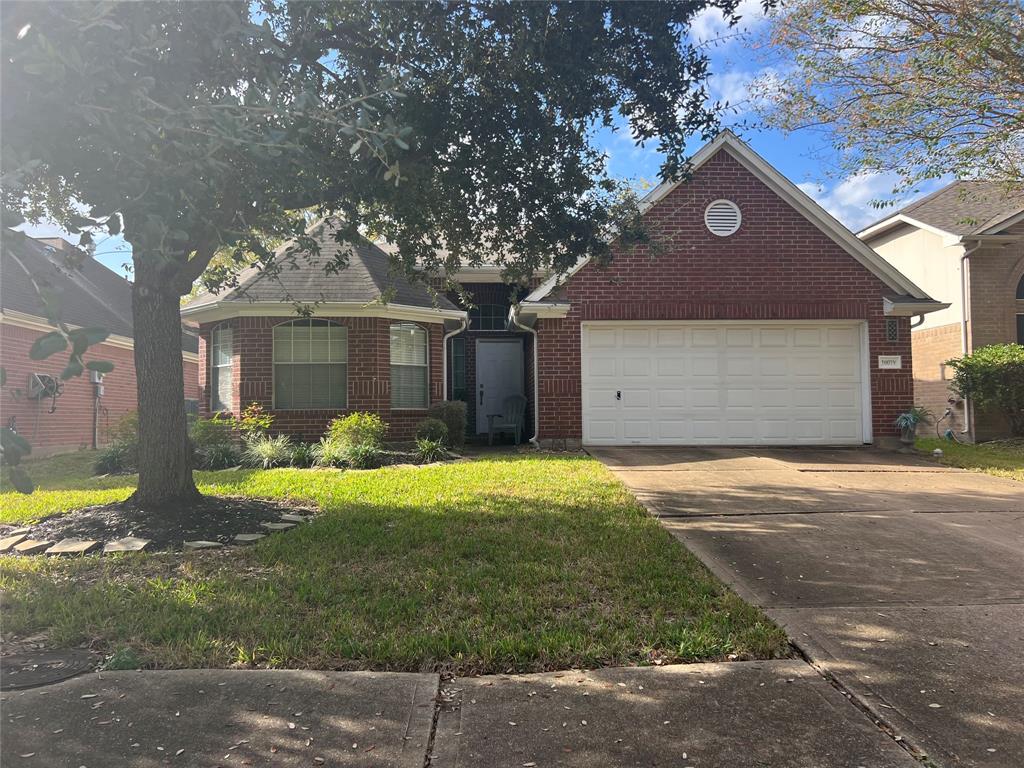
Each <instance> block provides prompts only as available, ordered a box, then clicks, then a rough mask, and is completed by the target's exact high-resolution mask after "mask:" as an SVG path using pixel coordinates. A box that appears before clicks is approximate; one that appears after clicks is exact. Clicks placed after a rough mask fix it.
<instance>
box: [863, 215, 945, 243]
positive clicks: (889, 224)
mask: <svg viewBox="0 0 1024 768" xmlns="http://www.w3.org/2000/svg"><path fill="white" fill-rule="evenodd" d="M897 224H909V225H910V226H911V227H917V228H918V229H923V230H925V231H926V232H931V233H932V234H933V235H938V236H939V237H943V238H950V237H952V238H957V239H959V237H960V236H959V235H957V234H956V233H954V232H947V231H946V230H944V229H939V228H938V227H933V226H932V225H931V224H925V223H924V222H923V221H918V220H917V219H915V218H913V217H911V216H907V215H906V214H905V213H896V214H893V215H892V216H890V217H889V218H888V219H883V220H882V221H879V222H877V223H875V224H872V225H871V226H870V227H868V228H867V229H862V230H861V231H860V232H858V233H857V237H859V238H860V239H861V240H867V239H868V238H870V237H874V236H875V235H880V234H881V233H883V232H885V231H886V230H889V229H892V228H893V227H894V226H896V225H897Z"/></svg>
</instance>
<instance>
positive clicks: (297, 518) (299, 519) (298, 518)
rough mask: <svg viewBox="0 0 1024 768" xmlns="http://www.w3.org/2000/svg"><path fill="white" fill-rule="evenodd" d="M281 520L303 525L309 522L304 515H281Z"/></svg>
mask: <svg viewBox="0 0 1024 768" xmlns="http://www.w3.org/2000/svg"><path fill="white" fill-rule="evenodd" d="M281 519H282V520H284V521H285V522H288V523H304V522H306V521H307V520H309V518H308V517H306V516H305V515H291V514H288V515H281Z"/></svg>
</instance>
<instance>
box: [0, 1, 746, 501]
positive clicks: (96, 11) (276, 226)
mask: <svg viewBox="0 0 1024 768" xmlns="http://www.w3.org/2000/svg"><path fill="white" fill-rule="evenodd" d="M737 3H738V0H675V1H674V2H659V3H646V2H612V1H611V0H605V1H603V2H540V3H518V2H511V0H494V1H493V2H450V3H436V2H418V3H370V2H359V3H355V2H353V3H338V2H331V1H329V0H319V1H312V2H287V1H286V0H261V1H260V2H258V3H250V2H246V1H244V0H222V1H219V2H203V3H189V2H139V3H123V2H109V1H108V0H80V1H79V2H75V3H34V2H8V3H4V4H3V5H2V6H0V35H2V40H0V42H2V44H3V49H4V55H5V58H6V61H5V63H4V66H3V68H2V72H0V89H2V92H3V103H2V114H0V118H2V134H3V135H2V145H0V172H2V189H0V195H2V202H3V223H4V225H5V226H11V225H14V224H17V223H19V222H20V221H22V220H25V219H28V220H37V219H40V218H42V217H46V218H49V219H51V220H53V221H55V222H56V223H58V224H60V225H61V226H63V227H65V228H66V229H68V230H69V231H71V232H78V233H81V234H82V236H83V238H85V239H86V241H88V240H89V239H90V238H91V237H92V236H93V233H95V232H104V231H106V232H109V233H111V234H116V233H119V232H123V234H124V236H125V238H126V239H127V240H128V242H129V243H131V245H132V249H133V256H132V259H133V270H134V287H133V306H134V316H135V333H136V338H135V359H136V370H137V375H138V388H139V415H140V419H139V429H140V456H139V463H140V482H139V490H138V492H137V494H136V495H137V498H139V499H146V498H148V499H150V500H156V499H165V500H166V499H168V498H171V497H173V496H175V495H178V496H188V495H190V494H193V493H194V486H193V485H192V482H191V474H190V472H189V471H188V470H189V469H190V467H189V466H188V463H189V460H190V458H189V456H188V450H189V449H188V441H187V437H186V436H185V432H184V412H183V410H182V406H181V404H180V402H177V401H180V400H181V399H182V398H181V396H180V392H181V382H180V378H181V374H180V366H181V361H180V359H178V360H177V362H176V363H175V361H174V354H172V353H175V350H174V349H173V343H172V339H174V338H177V334H178V315H177V312H178V301H179V297H180V296H182V295H184V294H187V293H188V292H189V291H190V289H191V287H192V284H193V282H194V280H195V279H196V278H198V277H199V276H200V275H204V280H205V281H206V283H207V284H208V286H209V287H212V288H216V287H218V286H221V285H224V284H230V283H231V282H232V281H233V280H234V273H235V269H234V268H235V267H237V266H238V265H239V264H241V263H244V262H245V261H246V260H247V259H248V258H250V257H249V256H247V255H246V254H252V255H253V256H254V257H255V258H256V260H257V262H258V263H261V264H263V265H264V266H265V267H266V266H267V265H269V264H270V260H271V253H270V250H269V248H268V247H267V244H268V243H273V242H277V241H279V240H281V239H286V238H292V237H294V238H296V239H297V248H296V251H303V250H308V251H313V250H315V242H314V241H313V240H312V238H309V237H305V235H304V229H305V227H304V224H305V221H304V219H303V217H302V216H301V215H298V214H297V212H298V211H300V210H306V211H308V210H309V209H310V208H313V209H315V210H318V211H320V212H323V213H326V212H331V213H333V214H335V215H337V216H338V217H339V218H340V220H341V221H344V222H345V227H344V228H343V230H342V232H341V234H340V237H343V238H344V237H353V236H355V235H356V233H358V232H366V233H372V234H374V235H376V236H380V237H384V238H386V239H388V240H391V241H393V242H395V243H396V244H397V245H398V246H399V248H400V256H399V259H400V261H401V262H402V264H401V266H403V267H405V268H406V269H407V270H411V268H412V266H413V265H414V264H415V263H416V262H418V263H419V264H420V265H421V266H425V267H427V271H428V272H429V271H430V270H433V269H437V268H439V267H441V266H443V265H442V264H440V263H439V257H438V256H437V253H438V248H439V247H441V246H443V247H444V248H445V249H446V253H447V254H448V256H447V259H448V260H449V266H451V265H452V264H453V262H455V261H456V260H462V261H464V262H469V263H474V262H478V261H479V260H480V259H481V258H483V257H484V256H485V255H491V256H492V257H493V256H495V255H497V256H498V257H499V259H500V260H501V261H502V262H503V263H504V265H505V267H506V271H507V274H508V275H509V277H510V279H516V278H522V277H524V276H526V275H528V274H530V273H531V272H533V271H534V270H536V269H537V268H539V267H546V268H554V269H555V270H561V269H565V268H567V267H569V266H570V265H572V264H573V263H575V262H576V260H577V259H579V258H580V257H582V256H601V255H603V254H607V251H608V234H609V232H610V231H613V230H614V231H618V232H629V231H630V229H629V228H630V226H631V224H633V223H635V206H632V207H631V206H630V205H628V204H626V205H623V204H622V198H621V196H619V195H618V194H616V191H617V190H616V184H615V183H614V181H613V180H612V179H610V178H609V177H608V175H607V173H606V169H605V164H604V156H603V153H602V151H601V150H600V149H599V148H598V147H596V146H595V143H594V141H593V137H594V131H595V129H596V128H599V127H600V126H608V125H612V124H613V123H614V122H615V121H616V120H624V121H625V123H626V124H627V125H628V130H630V131H631V133H632V135H633V136H634V138H635V139H636V140H637V141H639V142H654V143H656V145H657V147H658V148H659V149H660V150H661V151H662V152H663V153H664V157H665V160H664V164H663V166H662V168H661V174H662V176H663V178H668V177H672V176H675V175H677V174H679V173H680V172H681V171H682V169H683V168H684V166H685V159H686V156H685V153H686V141H687V139H688V138H689V137H690V136H692V135H693V134H697V135H700V136H702V137H705V138H706V137H708V136H709V135H710V134H711V133H713V131H714V130H715V127H716V114H715V108H714V105H710V104H709V103H708V98H707V92H706V89H705V87H704V83H705V81H706V78H707V76H708V62H707V58H706V55H705V54H704V52H702V51H701V50H699V49H697V48H695V47H693V46H692V45H691V44H690V43H689V42H688V41H687V37H686V32H687V29H688V24H689V22H690V21H691V19H693V17H694V16H695V15H696V14H697V13H699V12H700V11H702V10H703V9H705V8H708V7H711V8H718V9H720V10H721V11H722V12H723V13H725V14H726V15H727V16H731V15H732V14H733V12H734V11H735V8H736V5H737ZM224 249H233V250H231V253H232V257H231V258H227V259H221V260H220V261H219V262H218V268H217V269H214V270H209V271H208V270H207V267H208V265H209V262H210V260H211V258H212V257H213V256H214V254H215V253H217V252H218V251H221V252H223V251H224ZM334 266H335V267H337V268H342V267H343V266H344V264H337V265H334ZM165 347H171V348H170V349H164V348H165ZM175 354H176V353H175ZM175 378H177V381H176V382H175V381H174V380H175ZM175 387H176V389H175ZM172 401H174V402H172ZM179 416H180V418H179ZM179 421H180V422H181V423H180V425H179V424H178V422H179ZM169 436H170V438H169ZM150 441H153V442H154V443H155V445H154V446H153V447H151V446H150ZM150 479H152V482H150ZM172 479H173V482H172Z"/></svg>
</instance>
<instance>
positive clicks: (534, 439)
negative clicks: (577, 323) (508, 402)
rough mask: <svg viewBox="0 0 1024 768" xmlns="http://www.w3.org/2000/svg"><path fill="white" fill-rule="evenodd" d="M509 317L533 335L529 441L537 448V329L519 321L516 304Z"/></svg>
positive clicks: (538, 389) (538, 405) (538, 409)
mask: <svg viewBox="0 0 1024 768" xmlns="http://www.w3.org/2000/svg"><path fill="white" fill-rule="evenodd" d="M509 317H511V318H512V325H514V326H515V327H516V328H519V329H521V330H524V331H526V332H527V333H529V334H531V335H532V336H533V437H531V438H530V442H531V443H533V447H534V448H538V449H539V448H540V444H539V443H538V442H537V435H539V434H540V387H539V386H538V384H537V381H538V378H537V360H538V358H537V329H536V328H528V327H527V326H525V325H523V324H522V323H520V322H519V307H518V306H514V307H512V312H511V313H510V315H509Z"/></svg>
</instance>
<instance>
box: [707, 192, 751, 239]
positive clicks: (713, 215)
mask: <svg viewBox="0 0 1024 768" xmlns="http://www.w3.org/2000/svg"><path fill="white" fill-rule="evenodd" d="M742 220H743V217H742V216H741V215H740V208H739V206H738V205H736V203H734V202H733V201H732V200H715V201H713V202H712V203H711V204H710V205H709V206H708V207H707V208H705V209H704V224H705V225H706V226H707V228H708V230H709V231H710V232H711V234H713V235H718V237H728V236H729V235H732V234H735V232H736V230H738V229H739V228H740V222H741V221H742Z"/></svg>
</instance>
